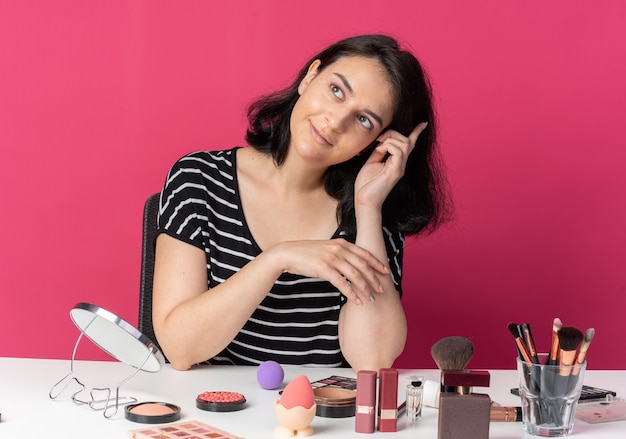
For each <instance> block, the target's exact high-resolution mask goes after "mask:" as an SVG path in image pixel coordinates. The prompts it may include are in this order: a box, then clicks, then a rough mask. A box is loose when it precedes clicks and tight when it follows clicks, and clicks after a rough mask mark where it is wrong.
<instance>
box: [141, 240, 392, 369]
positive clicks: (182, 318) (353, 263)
mask: <svg viewBox="0 0 626 439" xmlns="http://www.w3.org/2000/svg"><path fill="white" fill-rule="evenodd" d="M382 260H386V258H383V259H382ZM283 271H288V272H290V273H293V274H299V275H302V276H308V277H319V278H322V279H326V280H328V281H329V282H331V283H333V284H334V285H335V286H336V287H337V288H338V289H339V290H340V291H341V293H342V294H344V295H345V296H346V297H347V298H348V300H349V301H350V302H351V303H355V304H360V303H362V302H366V299H365V298H367V297H369V296H370V295H371V294H374V293H378V292H380V291H381V286H380V284H379V280H378V277H377V275H376V274H374V273H377V274H382V273H386V272H387V269H386V266H385V264H384V263H383V262H381V261H380V260H378V259H377V258H375V257H374V256H373V255H372V254H370V253H369V252H368V251H366V250H364V249H363V248H361V247H359V246H356V245H354V244H351V243H349V242H347V241H345V240H343V239H336V240H330V241H289V242H282V243H279V244H276V245H274V246H272V247H270V248H268V249H267V250H265V251H264V252H262V253H261V254H260V255H259V256H257V257H256V258H254V259H253V260H252V261H250V262H248V263H247V264H246V265H245V266H244V267H243V268H241V270H239V271H238V272H237V273H235V274H234V275H232V276H231V277H230V278H228V279H227V280H226V281H224V282H223V283H222V284H220V285H218V286H216V287H215V288H212V289H210V290H207V268H206V256H205V254H204V252H203V251H202V250H200V249H199V248H196V247H194V246H192V245H190V244H187V243H185V242H183V241H179V240H177V239H175V238H172V237H171V236H169V235H166V234H161V235H159V237H158V238H157V246H156V261H155V270H154V288H153V325H154V331H155V334H156V336H157V338H158V340H159V344H160V345H161V347H162V348H163V351H164V353H165V355H166V356H167V358H168V360H169V361H170V363H171V364H172V366H173V367H174V368H176V369H180V370H185V369H188V368H190V367H191V366H192V365H194V364H196V363H199V362H202V361H205V360H207V359H209V358H212V357H214V356H215V355H217V354H218V353H220V352H221V351H222V350H223V349H224V348H225V347H226V346H227V345H228V344H229V343H230V342H231V341H232V340H233V338H234V337H235V336H236V335H237V333H238V332H239V330H240V329H241V328H242V327H243V325H244V324H245V323H246V321H247V320H248V319H249V318H250V316H251V315H252V313H253V312H254V310H255V309H256V307H257V306H258V305H259V303H261V301H262V300H263V298H264V297H265V295H266V294H267V293H268V292H269V291H270V289H271V288H272V285H273V284H274V282H275V281H276V279H278V277H279V276H280V275H281V274H282V273H283ZM346 278H350V279H351V280H352V283H348V282H347V281H346ZM356 306H358V305H356Z"/></svg>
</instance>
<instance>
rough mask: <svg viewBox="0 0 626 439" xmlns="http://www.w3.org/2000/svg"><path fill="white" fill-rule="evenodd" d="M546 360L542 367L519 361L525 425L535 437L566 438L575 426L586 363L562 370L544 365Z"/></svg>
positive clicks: (545, 358)
mask: <svg viewBox="0 0 626 439" xmlns="http://www.w3.org/2000/svg"><path fill="white" fill-rule="evenodd" d="M546 360H547V356H544V355H540V356H539V363H530V364H529V363H526V362H525V361H524V360H523V359H521V358H518V359H517V371H518V373H519V389H520V392H519V393H520V397H521V400H522V425H523V427H524V430H526V432H527V433H529V434H532V435H535V436H547V437H561V436H567V435H569V434H570V433H571V432H572V428H573V426H574V412H575V408H576V403H577V402H578V398H579V397H580V392H581V389H582V385H583V378H584V375H585V368H586V366H587V363H586V362H584V363H582V364H574V365H572V366H561V365H548V364H545V363H546Z"/></svg>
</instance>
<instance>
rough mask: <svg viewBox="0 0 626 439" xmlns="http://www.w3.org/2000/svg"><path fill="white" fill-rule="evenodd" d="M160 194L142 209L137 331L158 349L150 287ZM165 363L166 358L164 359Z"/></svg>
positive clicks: (154, 196)
mask: <svg viewBox="0 0 626 439" xmlns="http://www.w3.org/2000/svg"><path fill="white" fill-rule="evenodd" d="M160 196H161V193H160V192H157V193H156V194H152V195H150V196H149V197H148V199H147V200H146V203H145V205H144V208H143V233H142V245H141V285H140V289H139V325H138V326H139V331H140V332H141V333H142V334H143V335H145V336H146V337H148V338H149V339H150V340H151V341H152V342H153V343H154V344H156V345H157V346H158V347H159V349H161V347H160V346H159V343H158V342H157V339H156V336H155V335H154V328H153V326H152V287H153V281H154V251H155V245H156V235H157V233H156V232H157V215H158V213H159V198H160ZM165 361H167V358H166V359H165Z"/></svg>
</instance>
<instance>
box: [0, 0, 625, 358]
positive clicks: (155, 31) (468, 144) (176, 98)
mask: <svg viewBox="0 0 626 439" xmlns="http://www.w3.org/2000/svg"><path fill="white" fill-rule="evenodd" d="M365 32H386V33H390V34H392V35H394V36H396V37H398V38H399V39H400V40H401V41H402V42H404V43H406V44H407V45H408V46H409V47H410V48H412V50H414V52H415V53H416V54H417V55H418V57H419V58H420V59H421V60H422V61H423V63H424V65H425V66H426V68H427V69H428V71H429V72H430V74H431V76H432V80H433V85H434V89H435V94H436V102H437V105H438V113H439V118H440V129H441V137H440V139H441V147H442V151H443V154H444V156H445V158H446V160H447V163H448V170H449V177H450V181H451V184H452V188H453V191H454V197H455V200H456V217H455V220H454V221H453V222H452V223H450V224H449V225H448V226H447V227H446V228H445V229H443V230H441V231H440V232H439V233H438V234H436V235H434V236H432V237H427V238H420V239H410V240H409V241H408V242H407V251H406V259H405V281H404V290H405V297H404V305H405V307H406V312H407V314H408V317H409V320H410V336H409V341H408V345H407V348H406V350H405V352H404V354H403V355H402V357H401V358H400V359H399V360H398V362H397V363H396V365H397V366H398V367H434V366H435V365H434V362H433V360H432V359H431V357H430V346H431V345H432V344H433V343H434V342H435V341H437V340H438V339H439V338H441V337H443V336H448V335H462V336H465V337H468V338H470V339H471V340H472V341H473V342H474V344H475V350H476V354H475V357H474V358H473V359H472V361H471V363H470V366H472V367H478V368H513V367H514V357H515V355H516V352H515V347H514V343H513V340H512V338H511V335H510V334H509V333H508V331H507V328H506V326H507V323H508V322H509V321H511V320H513V321H517V322H520V323H521V322H523V321H527V322H529V323H530V324H531V326H532V327H533V330H534V334H535V340H536V342H537V344H538V346H539V349H541V350H544V351H545V350H547V349H548V346H549V339H550V331H551V327H552V319H553V318H554V317H560V318H561V319H562V320H563V322H564V323H565V324H566V325H574V326H578V327H580V328H581V329H582V330H584V329H586V328H587V327H595V329H596V338H595V340H594V342H593V344H592V346H591V349H590V351H589V367H590V368H596V369H597V368H607V369H623V368H624V366H625V365H626V346H625V344H624V341H623V340H624V338H623V337H622V334H623V331H624V326H623V318H624V311H625V308H626V307H625V302H626V299H625V296H626V274H625V273H626V270H625V269H624V264H625V262H626V232H625V229H626V199H625V197H624V188H625V187H626V152H625V150H626V148H625V142H624V132H623V128H624V121H625V120H626V80H625V78H626V46H625V42H626V3H625V2H623V1H622V0H612V1H610V0H604V1H602V0H598V1H594V2H589V1H572V0H557V1H549V2H546V1H545V0H532V1H526V2H512V1H511V2H507V1H501V0H491V1H480V2H463V1H451V0H445V1H436V2H435V1H428V2H427V1H417V0H414V1H394V0H387V1H385V2H380V1H376V2H370V1H365V0H359V1H335V0H333V1H325V0H321V1H316V2H299V1H287V0H284V1H280V0H272V1H241V0H239V1H236V0H235V1H232V0H231V1H228V2H219V3H218V2H211V1H179V2H172V1H156V0H149V1H148V0H145V1H135V0H109V1H83V0H75V1H71V0H57V1H53V2H51V1H45V0H41V1H37V0H20V1H15V0H0V145H1V151H2V162H1V163H2V165H1V172H0V188H1V189H2V215H1V217H0V225H1V227H0V236H1V243H0V249H1V250H0V270H1V271H0V294H1V297H2V303H1V304H0V334H2V336H1V338H0V356H18V357H45V358H69V357H70V356H71V351H72V347H73V344H74V342H75V340H76V337H77V335H78V331H77V329H76V328H75V327H74V325H73V323H72V322H71V320H70V319H69V315H68V311H69V309H70V308H71V307H72V306H73V305H74V304H75V303H76V302H81V301H85V302H91V303H94V304H98V305H100V306H102V307H105V308H107V309H108V310H110V311H112V312H115V313H117V314H118V315H119V316H121V317H122V318H124V319H125V320H127V321H128V322H130V323H132V324H136V322H137V303H138V290H139V265H140V245H141V244H140V240H141V215H142V208H143V202H144V200H145V198H146V197H147V196H148V195H149V194H151V193H153V192H156V191H158V190H159V189H160V187H161V184H162V182H163V179H164V177H165V174H166V172H167V170H168V168H169V166H170V165H171V164H172V163H173V162H174V161H175V160H176V159H177V158H178V157H180V156H181V155H183V154H185V153H187V152H190V151H194V150H198V149H218V148H228V147H231V146H233V145H235V144H242V143H243V134H244V128H245V120H244V113H245V109H246V105H247V104H248V103H249V102H250V101H251V99H253V98H254V97H256V96H257V95H259V94H261V93H265V92H269V91H272V90H274V89H275V88H277V87H280V86H283V85H286V84H287V83H288V82H289V81H290V80H291V79H292V78H293V76H294V75H295V72H296V70H297V69H299V68H300V66H301V64H302V63H303V62H304V61H305V60H306V59H308V57H309V55H311V54H313V53H314V52H315V51H317V50H319V49H321V48H322V47H323V46H325V45H327V44H328V43H331V42H333V41H334V40H336V39H338V38H341V37H345V36H348V35H351V34H354V33H365ZM83 346H85V347H84V348H82V349H81V351H80V353H79V354H80V355H79V356H83V357H85V358H104V357H105V356H104V354H100V353H98V352H97V350H96V349H92V347H90V346H89V344H88V343H86V344H85V345H83Z"/></svg>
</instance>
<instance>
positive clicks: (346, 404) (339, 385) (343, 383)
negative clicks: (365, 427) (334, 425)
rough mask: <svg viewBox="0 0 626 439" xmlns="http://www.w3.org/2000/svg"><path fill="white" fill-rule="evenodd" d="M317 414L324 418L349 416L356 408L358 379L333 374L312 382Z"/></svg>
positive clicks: (352, 414)
mask: <svg viewBox="0 0 626 439" xmlns="http://www.w3.org/2000/svg"><path fill="white" fill-rule="evenodd" d="M311 387H313V395H314V396H315V404H316V406H317V408H316V411H315V415H316V416H320V417H322V418H349V417H352V416H354V413H355V410H356V392H355V390H354V389H356V379H355V378H348V377H343V376H338V375H333V376H330V377H328V378H324V379H322V380H319V381H314V382H312V383H311Z"/></svg>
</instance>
